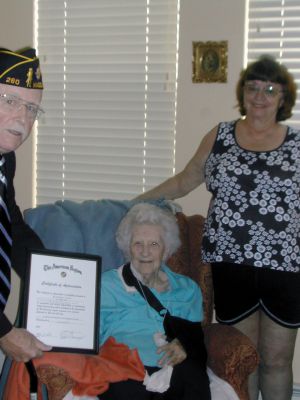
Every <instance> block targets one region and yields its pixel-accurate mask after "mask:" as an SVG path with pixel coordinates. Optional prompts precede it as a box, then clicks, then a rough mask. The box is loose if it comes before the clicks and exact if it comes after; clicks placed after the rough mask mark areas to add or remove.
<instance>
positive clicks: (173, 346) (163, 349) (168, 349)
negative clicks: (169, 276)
mask: <svg viewBox="0 0 300 400" xmlns="http://www.w3.org/2000/svg"><path fill="white" fill-rule="evenodd" d="M157 353H158V354H160V353H164V354H163V356H162V358H161V359H160V360H159V362H158V364H159V365H160V366H164V365H171V366H172V367H175V365H177V364H180V363H181V362H182V361H184V360H185V359H186V357H187V355H186V352H185V350H184V348H183V347H182V344H181V343H180V342H179V340H178V339H174V340H172V342H171V343H167V344H165V345H163V346H160V347H159V348H158V349H157Z"/></svg>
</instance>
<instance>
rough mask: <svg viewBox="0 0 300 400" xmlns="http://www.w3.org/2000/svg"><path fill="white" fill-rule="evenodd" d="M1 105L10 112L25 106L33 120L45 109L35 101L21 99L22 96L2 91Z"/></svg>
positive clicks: (0, 94)
mask: <svg viewBox="0 0 300 400" xmlns="http://www.w3.org/2000/svg"><path fill="white" fill-rule="evenodd" d="M0 105H1V107H2V109H5V110H7V111H10V112H16V111H19V110H20V109H21V107H22V106H24V107H25V109H26V112H27V114H28V116H29V117H30V118H31V119H33V120H38V119H39V118H40V116H41V115H42V114H44V112H45V111H44V110H43V109H42V108H40V107H39V106H37V105H36V104H34V103H30V102H29V101H26V100H23V99H20V97H17V96H14V95H13V94H6V93H0Z"/></svg>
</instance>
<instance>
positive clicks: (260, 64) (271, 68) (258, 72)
mask: <svg viewBox="0 0 300 400" xmlns="http://www.w3.org/2000/svg"><path fill="white" fill-rule="evenodd" d="M253 80H259V81H265V82H267V81H269V82H273V83H279V84H281V85H282V86H283V93H284V97H283V103H282V105H281V107H280V108H279V109H278V111H277V115H276V121H284V120H286V119H288V118H290V117H291V116H292V109H293V107H294V105H295V102H296V97H297V85H296V83H295V81H294V77H293V75H292V74H291V73H290V72H289V71H288V70H287V68H286V67H285V66H284V65H282V64H279V62H277V61H276V60H275V59H274V58H273V57H272V56H270V55H262V56H261V57H260V58H259V59H258V60H257V61H254V62H252V63H251V64H249V65H248V66H247V68H246V69H244V70H242V72H241V74H240V79H239V81H238V83H237V86H236V96H237V100H238V107H239V111H240V114H241V115H242V116H244V115H246V109H245V107H244V86H245V82H246V81H253Z"/></svg>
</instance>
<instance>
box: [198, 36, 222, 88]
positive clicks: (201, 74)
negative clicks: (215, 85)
mask: <svg viewBox="0 0 300 400" xmlns="http://www.w3.org/2000/svg"><path fill="white" fill-rule="evenodd" d="M227 57H228V42H227V41H226V40H223V41H220V42H213V41H208V42H193V75H192V81H193V83H202V82H207V83H212V82H219V83H225V82H227Z"/></svg>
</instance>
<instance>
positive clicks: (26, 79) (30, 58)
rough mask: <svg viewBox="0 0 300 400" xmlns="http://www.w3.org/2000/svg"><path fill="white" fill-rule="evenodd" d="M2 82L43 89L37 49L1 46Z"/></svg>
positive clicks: (0, 77) (0, 65) (0, 75)
mask: <svg viewBox="0 0 300 400" xmlns="http://www.w3.org/2000/svg"><path fill="white" fill-rule="evenodd" d="M0 83H3V84H5V85H12V86H17V87H23V88H27V89H43V81H42V74H41V70H40V62H39V59H38V57H36V54H35V49H33V48H31V47H26V48H23V49H21V50H17V51H11V50H8V49H4V48H0Z"/></svg>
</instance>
